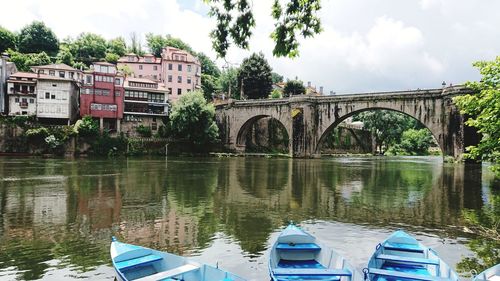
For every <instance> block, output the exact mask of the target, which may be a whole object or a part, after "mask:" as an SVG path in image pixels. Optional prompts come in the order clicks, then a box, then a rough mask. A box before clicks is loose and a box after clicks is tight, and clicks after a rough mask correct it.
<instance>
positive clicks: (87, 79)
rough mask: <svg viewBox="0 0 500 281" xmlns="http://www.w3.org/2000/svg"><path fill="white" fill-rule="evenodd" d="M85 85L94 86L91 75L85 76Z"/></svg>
mask: <svg viewBox="0 0 500 281" xmlns="http://www.w3.org/2000/svg"><path fill="white" fill-rule="evenodd" d="M85 83H86V84H92V76H91V75H87V76H85Z"/></svg>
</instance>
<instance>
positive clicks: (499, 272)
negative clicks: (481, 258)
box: [474, 264, 500, 281]
mask: <svg viewBox="0 0 500 281" xmlns="http://www.w3.org/2000/svg"><path fill="white" fill-rule="evenodd" d="M474 281H500V264H497V265H495V266H493V267H490V268H488V269H486V270H485V271H483V272H481V273H479V274H478V275H476V276H475V277H474Z"/></svg>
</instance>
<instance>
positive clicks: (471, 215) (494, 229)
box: [457, 191, 500, 272]
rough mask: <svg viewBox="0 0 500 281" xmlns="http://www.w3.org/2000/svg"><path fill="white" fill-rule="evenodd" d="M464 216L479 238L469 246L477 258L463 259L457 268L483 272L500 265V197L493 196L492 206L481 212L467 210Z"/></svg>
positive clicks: (471, 241) (485, 207) (488, 205)
mask: <svg viewBox="0 0 500 281" xmlns="http://www.w3.org/2000/svg"><path fill="white" fill-rule="evenodd" d="M493 192H495V191H493ZM462 215H463V217H464V219H465V222H466V224H467V226H468V228H469V229H470V230H472V231H473V232H474V233H476V234H477V235H478V236H477V238H475V239H472V240H470V241H469V242H468V244H467V246H468V247H469V248H470V249H471V250H472V251H473V252H474V253H475V254H476V256H475V257H465V258H463V259H462V260H461V261H460V262H459V263H458V264H457V268H458V269H459V270H460V271H462V272H470V271H471V270H475V271H477V272H481V271H483V270H485V269H487V268H489V267H491V266H493V265H496V264H498V263H500V232H499V228H500V195H498V193H497V194H492V195H491V197H490V204H487V205H485V206H483V208H482V209H481V210H465V211H463V214H462Z"/></svg>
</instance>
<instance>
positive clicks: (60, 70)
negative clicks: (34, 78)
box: [31, 63, 83, 84]
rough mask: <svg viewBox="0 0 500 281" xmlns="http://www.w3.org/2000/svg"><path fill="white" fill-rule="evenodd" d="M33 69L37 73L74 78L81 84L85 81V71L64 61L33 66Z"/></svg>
mask: <svg viewBox="0 0 500 281" xmlns="http://www.w3.org/2000/svg"><path fill="white" fill-rule="evenodd" d="M31 70H32V71H33V72H35V73H37V74H43V75H49V76H54V77H59V78H66V79H72V80H75V81H76V82H77V83H79V84H81V83H82V82H83V72H82V71H80V70H78V69H76V68H73V67H71V66H69V65H67V64H64V63H57V64H48V65H38V66H32V67H31Z"/></svg>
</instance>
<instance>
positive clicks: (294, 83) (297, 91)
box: [283, 80, 306, 97]
mask: <svg viewBox="0 0 500 281" xmlns="http://www.w3.org/2000/svg"><path fill="white" fill-rule="evenodd" d="M305 93H306V87H304V83H302V81H299V80H288V81H287V82H286V83H285V88H284V89H283V95H284V96H285V97H290V96H294V95H304V94H305Z"/></svg>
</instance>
